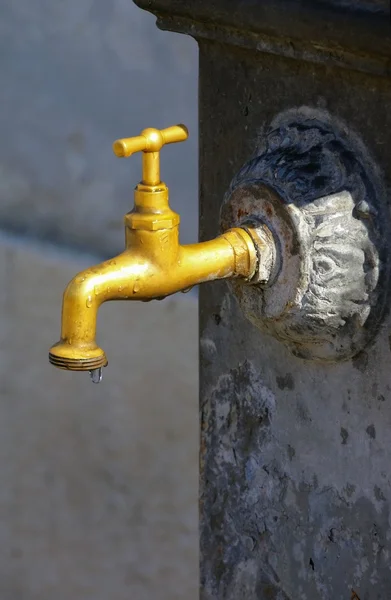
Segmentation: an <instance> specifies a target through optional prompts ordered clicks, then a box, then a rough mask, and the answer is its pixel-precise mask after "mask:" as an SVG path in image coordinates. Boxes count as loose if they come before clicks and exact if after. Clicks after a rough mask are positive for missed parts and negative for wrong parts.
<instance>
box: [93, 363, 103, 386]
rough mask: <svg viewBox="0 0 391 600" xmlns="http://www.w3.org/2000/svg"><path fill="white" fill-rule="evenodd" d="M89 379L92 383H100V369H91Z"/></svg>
mask: <svg viewBox="0 0 391 600" xmlns="http://www.w3.org/2000/svg"><path fill="white" fill-rule="evenodd" d="M90 377H91V381H92V383H100V382H101V381H102V379H103V374H102V367H99V368H98V369H93V370H92V371H90Z"/></svg>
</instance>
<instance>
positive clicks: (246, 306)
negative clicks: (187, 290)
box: [221, 109, 390, 362]
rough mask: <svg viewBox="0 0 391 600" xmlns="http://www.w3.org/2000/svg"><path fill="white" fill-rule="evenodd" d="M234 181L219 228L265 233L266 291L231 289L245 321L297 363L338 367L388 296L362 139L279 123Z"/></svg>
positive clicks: (382, 221) (309, 117)
mask: <svg viewBox="0 0 391 600" xmlns="http://www.w3.org/2000/svg"><path fill="white" fill-rule="evenodd" d="M260 139H261V142H260V145H259V148H258V149H257V152H256V154H255V157H254V158H253V159H252V160H250V161H249V162H248V163H247V164H245V165H244V167H243V168H242V169H241V170H240V172H239V173H238V174H237V176H236V177H235V178H234V180H233V181H232V184H231V186H230V189H229V191H228V193H227V194H226V197H225V201H224V204H223V206H222V210H221V225H222V229H223V230H226V229H228V228H229V227H243V226H245V225H246V224H252V225H254V224H255V225H258V226H259V225H260V224H263V225H265V226H266V227H267V229H268V230H269V231H270V232H271V235H272V237H273V240H274V244H273V245H274V248H275V253H274V254H275V256H274V259H273V260H274V264H273V267H272V269H270V272H271V276H270V278H269V280H268V282H267V283H262V282H261V283H258V284H257V285H252V286H248V285H247V286H244V285H242V284H241V282H240V281H231V282H229V285H230V286H231V288H232V289H233V291H234V292H235V294H236V296H237V298H238V300H239V304H240V307H241V309H242V310H243V312H244V314H245V316H246V317H247V318H248V319H249V320H250V321H251V322H252V323H253V324H254V325H255V326H256V327H258V328H259V329H261V330H263V331H265V332H267V333H269V334H272V335H273V336H274V337H276V338H277V339H279V340H280V341H281V342H283V343H284V344H285V345H286V346H287V347H288V348H289V349H290V350H291V351H292V352H293V353H294V354H295V355H296V356H298V357H301V358H306V359H312V360H322V361H331V362H333V361H337V360H345V359H348V358H351V357H352V356H354V355H355V354H357V353H358V352H360V351H361V350H362V349H363V348H364V347H365V346H366V345H367V344H368V343H370V342H371V341H372V340H373V339H374V337H375V334H376V332H377V330H378V328H379V325H380V323H381V321H382V319H383V316H384V313H385V310H386V304H387V295H388V280H389V258H388V254H389V253H388V251H387V239H390V237H389V236H390V234H389V217H388V212H387V209H386V203H385V199H384V192H383V190H382V186H381V182H380V178H379V176H378V175H377V174H376V167H375V165H374V162H373V161H372V160H371V159H370V158H369V157H368V155H367V152H366V150H365V148H364V146H363V144H362V142H360V140H358V139H357V137H356V136H354V135H353V134H351V133H350V132H349V131H348V128H347V127H346V126H344V125H343V124H341V123H339V122H337V123H336V122H335V121H334V120H333V119H332V118H331V117H330V116H329V115H328V114H327V113H323V112H322V114H320V113H319V112H318V111H316V112H315V111H311V110H310V109H300V110H294V111H289V112H286V113H284V114H282V115H279V116H278V117H277V118H276V119H275V120H274V121H273V123H272V124H271V126H270V128H269V129H268V131H266V133H262V134H261V135H260Z"/></svg>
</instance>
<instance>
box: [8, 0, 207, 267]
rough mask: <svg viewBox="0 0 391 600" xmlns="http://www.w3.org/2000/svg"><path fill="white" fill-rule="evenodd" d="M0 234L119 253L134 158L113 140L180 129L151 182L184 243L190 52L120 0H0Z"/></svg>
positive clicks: (193, 141)
mask: <svg viewBox="0 0 391 600" xmlns="http://www.w3.org/2000/svg"><path fill="white" fill-rule="evenodd" d="M0 56H1V57H2V58H1V71H2V86H1V90H0V107H1V111H0V133H1V135H0V195H1V198H2V202H1V204H0V227H1V228H3V229H6V230H9V231H13V232H16V233H22V234H27V235H29V236H33V237H40V238H41V239H48V240H50V241H55V242H56V243H59V244H62V245H65V246H73V247H77V248H79V249H83V250H86V251H92V252H94V253H97V254H99V255H102V256H107V255H110V254H114V253H117V252H118V251H120V250H122V248H123V228H122V217H123V214H124V213H126V212H128V210H130V208H131V206H132V202H133V197H132V195H133V188H134V186H135V185H136V183H137V182H138V181H139V180H140V177H141V161H140V158H139V157H132V158H130V159H126V160H119V159H116V158H115V157H114V155H113V153H112V150H111V145H112V142H113V141H114V139H116V138H118V137H124V136H132V135H137V134H138V133H139V132H140V131H141V130H142V129H144V128H145V127H151V126H153V127H158V128H163V127H167V126H169V125H172V124H175V123H179V122H183V123H185V124H186V125H187V126H188V127H189V130H190V134H191V137H190V139H189V141H187V142H186V143H184V144H182V145H181V146H169V147H168V148H166V149H165V152H164V153H163V156H162V177H163V179H164V181H165V182H166V183H167V185H168V186H169V187H170V192H171V203H172V206H173V208H174V210H177V211H178V212H180V213H181V215H182V230H181V231H182V241H183V242H185V243H188V242H192V241H196V236H197V220H198V216H197V215H198V203H197V176H198V173H197V68H198V67H197V44H196V42H195V41H194V40H192V39H191V38H189V37H188V36H184V35H178V34H174V33H168V32H162V31H160V30H158V29H157V27H156V25H155V17H154V16H152V15H150V14H149V13H147V12H145V11H142V10H140V9H139V8H137V7H136V6H135V5H134V4H133V3H132V1H131V0H83V2H80V0H69V1H68V2H65V3H64V2H60V1H59V0H55V1H49V0H36V1H35V2H33V3H32V2H31V1H30V0H19V1H18V2H12V0H6V2H3V3H2V5H1V7H0Z"/></svg>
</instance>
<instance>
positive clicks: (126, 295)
mask: <svg viewBox="0 0 391 600" xmlns="http://www.w3.org/2000/svg"><path fill="white" fill-rule="evenodd" d="M166 132H168V134H167V133H166ZM165 135H166V139H165ZM170 136H171V138H170ZM186 137H187V130H186V129H185V128H184V127H183V126H175V127H174V128H169V129H168V130H163V131H162V132H159V131H158V130H154V129H148V130H144V131H143V133H142V135H141V136H139V137H138V138H128V139H125V140H119V141H117V142H115V144H114V152H115V153H116V154H117V155H118V156H129V155H130V154H131V153H133V152H134V151H137V149H140V147H141V148H144V150H143V180H142V181H141V182H140V183H139V184H138V186H137V187H136V189H135V195H134V208H133V210H132V211H131V212H130V213H128V214H127V215H125V219H124V220H125V250H124V252H122V253H121V254H119V255H118V256H116V257H115V258H112V259H110V260H107V261H105V262H103V263H101V264H99V265H97V266H94V267H91V268H89V269H87V270H85V271H83V272H81V273H79V274H78V275H76V276H75V277H74V279H72V281H71V282H70V283H69V284H68V286H67V288H66V289H65V292H64V297H63V307H62V326H61V339H60V341H59V342H58V343H57V344H55V345H54V346H52V348H51V349H50V353H49V360H50V362H51V363H52V364H53V365H54V366H56V367H59V368H61V369H68V370H74V371H94V370H95V369H99V368H101V367H103V366H106V365H107V358H106V355H105V353H104V351H103V350H102V349H101V348H100V347H99V346H98V345H97V343H96V321H97V313H98V309H99V306H100V305H101V304H102V303H103V302H107V301H110V300H141V301H148V300H152V299H162V298H164V297H166V296H168V295H170V294H174V293H175V292H178V291H183V290H186V289H187V288H189V287H192V286H194V285H197V284H199V283H202V282H205V281H213V280H215V279H224V278H232V277H240V278H243V279H245V280H247V281H250V280H251V279H252V278H253V277H254V275H255V273H256V269H257V265H258V261H259V245H260V240H259V236H257V235H256V232H255V230H254V229H253V228H243V227H236V228H233V229H230V230H228V231H226V232H225V233H223V234H222V235H220V236H218V237H216V238H215V239H213V240H211V241H207V242H202V243H198V244H190V245H185V246H182V245H180V243H179V222H180V217H179V215H178V214H177V213H175V212H173V211H172V210H171V208H170V206H169V202H168V188H167V186H166V185H165V184H164V183H163V182H161V181H160V174H159V162H158V159H159V152H158V150H159V149H160V148H161V147H162V145H163V144H164V143H170V142H171V141H180V140H182V139H186ZM140 138H142V139H140ZM172 138H175V139H172ZM177 138H180V139H179V140H178V139H177ZM167 140H168V141H167ZM159 144H160V148H159ZM145 148H146V149H145ZM148 148H149V149H148ZM156 148H157V150H156ZM257 242H258V243H257Z"/></svg>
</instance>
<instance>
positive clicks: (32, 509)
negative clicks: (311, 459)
mask: <svg viewBox="0 0 391 600" xmlns="http://www.w3.org/2000/svg"><path fill="white" fill-rule="evenodd" d="M196 63H197V49H196V44H195V42H193V41H192V40H191V39H190V38H187V37H185V36H179V35H175V34H168V33H163V32H160V31H159V30H158V29H157V28H156V27H155V19H154V17H152V16H151V15H149V14H147V13H144V12H143V11H141V10H140V9H138V8H137V7H135V6H134V5H133V3H132V2H131V0H113V1H107V0H104V1H99V0H95V1H93V0H85V1H83V2H79V0H70V1H69V2H66V3H64V2H60V0H51V1H50V2H48V1H47V0H37V1H36V2H34V3H31V2H30V0H21V1H20V2H17V3H14V2H11V0H7V1H6V2H5V3H2V6H1V7H0V64H1V73H2V84H1V89H0V198H1V202H0V228H1V229H2V230H3V232H6V233H5V234H2V235H1V237H0V270H1V280H2V286H1V290H0V303H1V315H2V318H1V321H0V335H1V350H0V353H1V354H0V369H1V378H0V386H1V390H0V401H1V412H0V415H1V418H0V548H1V561H0V597H1V600H52V599H53V598H56V599H58V600H61V599H64V600H69V599H70V598H72V599H74V600H87V599H88V600H90V599H91V600H92V599H93V600H106V599H107V598H111V599H112V600H125V599H126V600H128V599H129V598H132V600H152V599H156V600H174V599H179V598H189V599H191V598H194V599H195V598H196V597H197V589H198V561H197V551H198V535H197V483H198V457H197V452H198V401H197V388H198V372H197V305H196V300H195V299H194V298H192V297H190V298H189V297H188V296H187V297H183V296H180V297H179V298H177V297H175V298H172V299H168V300H166V301H164V302H161V303H150V304H148V305H137V304H131V303H113V304H111V305H108V306H104V307H103V308H102V310H101V315H100V318H99V339H100V342H101V343H102V345H103V346H104V347H105V349H106V350H107V353H108V357H109V362H110V365H109V367H108V368H107V369H106V370H105V373H104V375H105V376H104V381H103V382H102V384H101V385H100V386H94V385H92V384H91V383H90V381H89V378H88V375H84V374H74V375H72V374H69V373H63V372H60V371H57V370H55V369H53V368H52V367H51V366H50V365H49V364H48V361H47V352H48V348H49V346H50V345H51V344H52V343H53V342H54V341H56V339H58V336H59V325H60V305H61V295H62V291H63V288H64V286H65V284H66V283H67V281H68V280H69V279H70V278H71V277H72V276H73V275H74V274H75V273H76V272H77V271H78V270H80V269H81V268H84V267H85V266H87V265H90V264H94V263H95V262H97V258H96V255H99V256H102V255H104V256H106V255H109V254H113V253H114V252H116V251H117V250H120V249H122V247H123V226H122V216H123V214H124V213H125V212H126V211H127V210H129V208H130V207H131V204H132V189H133V187H134V185H135V184H136V183H137V181H138V180H139V178H140V162H141V161H140V159H139V158H135V159H133V160H127V161H120V160H118V159H116V158H115V157H114V156H113V154H112V152H111V144H112V141H113V140H114V139H115V138H117V137H119V136H123V135H132V134H137V133H139V131H140V130H141V129H142V128H144V127H146V126H157V127H165V126H167V125H170V124H173V123H176V122H184V123H186V124H187V125H188V126H189V128H190V131H191V133H192V138H191V140H190V141H189V142H187V143H186V144H183V145H182V147H181V148H179V149H178V147H177V148H175V147H174V146H171V147H169V148H167V149H166V151H165V153H164V154H165V155H164V156H163V177H164V180H165V181H166V183H167V184H168V185H169V186H170V189H171V198H172V205H173V206H174V207H175V209H176V210H178V211H179V212H180V213H181V215H182V223H183V229H182V232H183V236H182V238H183V240H184V241H193V240H194V239H195V238H196V235H197V227H196V220H197V213H198V210H197V203H196V196H197V186H196V179H197V166H196V162H197V159H196V150H197V148H196V145H197V144H196V140H197V131H196V122H197V114H196V105H197V90H196V86H197V64H196ZM9 234H12V237H10V236H9ZM34 240H35V241H34ZM37 240H38V241H37ZM42 240H44V241H45V244H44V245H42ZM47 242H50V245H49V244H48V243H47ZM56 245H57V247H58V246H62V247H68V248H70V249H73V250H74V251H78V250H83V251H87V252H89V253H90V255H88V256H86V255H81V254H77V253H75V252H73V253H70V252H68V251H67V252H64V251H61V252H59V250H58V249H57V248H56Z"/></svg>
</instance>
